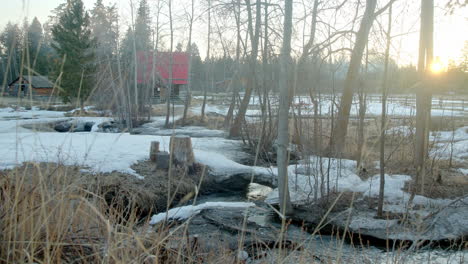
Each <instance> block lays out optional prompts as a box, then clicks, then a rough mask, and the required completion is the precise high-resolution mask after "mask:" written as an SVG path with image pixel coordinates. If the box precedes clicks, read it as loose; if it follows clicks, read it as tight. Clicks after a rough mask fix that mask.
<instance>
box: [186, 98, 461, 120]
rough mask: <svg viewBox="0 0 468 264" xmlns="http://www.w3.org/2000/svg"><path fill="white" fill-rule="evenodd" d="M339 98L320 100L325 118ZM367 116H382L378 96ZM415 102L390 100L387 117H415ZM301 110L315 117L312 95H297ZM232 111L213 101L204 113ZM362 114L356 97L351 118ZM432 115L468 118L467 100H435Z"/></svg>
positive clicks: (253, 104) (254, 107)
mask: <svg viewBox="0 0 468 264" xmlns="http://www.w3.org/2000/svg"><path fill="white" fill-rule="evenodd" d="M339 99H340V98H339V95H338V97H336V99H335V100H333V98H332V97H331V96H329V95H322V99H321V100H320V105H319V111H320V113H321V114H322V115H330V113H331V110H332V106H334V111H336V110H337V107H336V104H334V101H335V102H336V103H338V102H339ZM270 102H271V105H272V107H273V108H275V106H277V105H278V102H279V100H278V97H277V96H271V97H270ZM366 104H367V105H366V107H367V110H366V115H367V116H379V115H381V114H382V104H381V102H380V97H379V96H370V97H369V98H368V100H367V102H366ZM415 106H416V101H415V98H412V97H408V98H399V97H390V98H389V99H388V101H387V114H388V115H391V116H398V117H409V116H415V114H416V107H415ZM299 108H300V111H301V114H303V115H311V114H313V111H314V109H313V102H312V101H311V99H310V97H309V96H295V97H294V101H293V108H292V109H291V111H292V110H293V109H294V111H296V112H297V111H299ZM228 109H229V105H213V104H211V103H210V102H208V103H207V105H206V108H205V111H206V112H214V113H218V114H222V115H226V114H227V111H228ZM194 111H195V112H201V107H200V106H198V107H195V108H194ZM358 113H359V102H358V100H357V98H354V100H353V105H352V107H351V115H352V116H356V115H358ZM260 114H261V111H260V102H259V98H258V97H257V96H253V97H252V98H251V100H250V105H249V109H248V110H247V113H246V115H247V116H256V115H260ZM431 115H432V116H454V117H460V116H467V115H468V101H467V102H465V101H464V100H441V99H438V98H434V99H433V100H432V110H431Z"/></svg>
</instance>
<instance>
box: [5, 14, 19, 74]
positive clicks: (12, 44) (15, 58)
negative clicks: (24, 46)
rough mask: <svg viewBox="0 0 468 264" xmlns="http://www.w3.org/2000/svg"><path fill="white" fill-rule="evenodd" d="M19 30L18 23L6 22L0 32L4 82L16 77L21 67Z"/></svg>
mask: <svg viewBox="0 0 468 264" xmlns="http://www.w3.org/2000/svg"><path fill="white" fill-rule="evenodd" d="M21 39H22V36H21V30H20V28H19V26H18V24H13V23H11V22H8V24H7V25H6V26H5V30H4V31H3V32H2V33H1V34H0V45H1V46H3V58H2V61H3V62H4V78H5V79H4V82H5V83H8V82H10V81H12V80H13V79H14V78H16V77H18V75H19V72H20V67H21Z"/></svg>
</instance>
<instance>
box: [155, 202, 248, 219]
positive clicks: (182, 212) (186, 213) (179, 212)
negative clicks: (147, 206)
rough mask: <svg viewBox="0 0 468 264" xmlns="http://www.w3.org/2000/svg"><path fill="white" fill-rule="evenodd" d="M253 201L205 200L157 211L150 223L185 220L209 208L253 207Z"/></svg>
mask: <svg viewBox="0 0 468 264" xmlns="http://www.w3.org/2000/svg"><path fill="white" fill-rule="evenodd" d="M254 206H255V204H254V203H246V202H206V203H202V204H199V205H187V206H182V207H176V208H172V209H170V210H169V211H167V212H164V213H159V214H156V215H153V216H152V217H151V221H150V225H155V224H157V223H159V222H162V221H164V220H166V219H168V220H169V219H170V220H185V219H188V218H190V217H192V216H194V215H197V214H198V213H200V212H201V211H202V210H204V209H211V208H249V207H254Z"/></svg>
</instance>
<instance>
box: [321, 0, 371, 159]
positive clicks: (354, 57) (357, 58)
mask: <svg viewBox="0 0 468 264" xmlns="http://www.w3.org/2000/svg"><path fill="white" fill-rule="evenodd" d="M376 4H377V0H367V1H366V10H365V12H364V16H363V18H362V21H361V25H360V26H359V31H358V32H357V35H356V42H355V44H354V48H353V51H352V53H351V60H350V62H349V68H348V72H347V74H346V79H345V83H344V88H343V93H342V95H341V102H340V108H339V111H338V117H337V120H336V125H335V129H334V130H333V135H332V141H331V142H330V143H331V146H330V147H331V148H330V150H331V151H333V152H334V153H333V154H334V155H338V154H339V153H340V152H341V151H342V149H343V147H344V143H345V138H346V134H347V130H348V121H349V114H350V110H351V104H352V102H353V93H354V89H355V87H356V86H357V85H358V77H359V70H360V67H361V60H362V55H363V53H364V48H365V47H366V44H367V40H368V37H369V32H370V29H371V27H372V23H373V21H374V19H375V14H374V12H375V7H376Z"/></svg>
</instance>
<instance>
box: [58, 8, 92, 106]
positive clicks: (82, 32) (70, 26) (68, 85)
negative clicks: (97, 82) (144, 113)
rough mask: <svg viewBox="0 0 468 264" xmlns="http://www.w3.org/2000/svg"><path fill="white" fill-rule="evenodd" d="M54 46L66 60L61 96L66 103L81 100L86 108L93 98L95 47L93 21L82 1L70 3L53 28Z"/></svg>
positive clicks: (63, 68) (62, 72)
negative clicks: (90, 96)
mask: <svg viewBox="0 0 468 264" xmlns="http://www.w3.org/2000/svg"><path fill="white" fill-rule="evenodd" d="M52 37H53V43H52V47H53V48H54V49H55V50H56V51H57V54H58V55H59V56H60V58H62V59H63V61H61V63H60V64H62V63H63V65H57V66H58V67H61V69H62V71H61V77H60V85H61V87H62V89H63V90H62V91H61V95H62V97H63V99H64V101H65V102H72V101H73V100H74V99H76V100H78V102H79V104H80V107H82V108H83V103H84V101H85V100H86V99H87V98H88V96H89V95H90V92H91V89H92V80H93V69H94V65H93V61H94V51H93V49H94V47H95V45H96V41H95V40H94V38H93V37H92V36H91V29H90V18H89V15H88V12H86V11H85V10H84V6H83V2H82V1H81V0H69V1H68V4H67V7H66V9H65V11H64V12H63V14H62V15H61V16H60V18H59V22H58V23H57V24H55V25H54V26H53V28H52Z"/></svg>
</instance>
